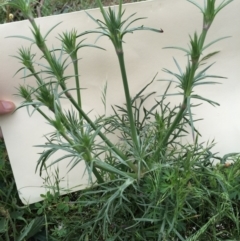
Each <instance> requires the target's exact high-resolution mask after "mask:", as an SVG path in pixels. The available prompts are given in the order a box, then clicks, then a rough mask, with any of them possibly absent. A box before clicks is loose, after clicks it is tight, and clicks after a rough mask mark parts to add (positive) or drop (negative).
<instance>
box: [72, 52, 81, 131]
mask: <svg viewBox="0 0 240 241" xmlns="http://www.w3.org/2000/svg"><path fill="white" fill-rule="evenodd" d="M71 58H72V63H73V67H74V73H75V83H76V92H77V102H78V105H79V107H80V108H81V109H82V100H81V92H80V91H81V90H80V80H79V73H78V59H77V56H71ZM78 113H79V120H80V123H81V132H82V133H83V119H82V115H81V113H80V112H78Z"/></svg>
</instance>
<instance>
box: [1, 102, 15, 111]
mask: <svg viewBox="0 0 240 241" xmlns="http://www.w3.org/2000/svg"><path fill="white" fill-rule="evenodd" d="M1 103H2V106H3V108H4V109H5V110H7V111H10V110H12V109H13V108H14V106H13V103H12V102H9V101H1Z"/></svg>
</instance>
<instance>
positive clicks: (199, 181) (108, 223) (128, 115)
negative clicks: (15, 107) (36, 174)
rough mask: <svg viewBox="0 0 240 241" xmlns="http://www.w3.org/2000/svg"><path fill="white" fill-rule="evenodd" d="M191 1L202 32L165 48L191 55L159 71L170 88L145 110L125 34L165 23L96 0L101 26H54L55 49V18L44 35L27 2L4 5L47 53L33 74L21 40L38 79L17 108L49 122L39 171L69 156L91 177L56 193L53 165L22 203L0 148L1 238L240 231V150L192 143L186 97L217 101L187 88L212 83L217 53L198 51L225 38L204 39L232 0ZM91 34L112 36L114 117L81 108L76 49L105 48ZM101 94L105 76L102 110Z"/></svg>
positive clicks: (157, 239) (154, 238) (191, 236)
mask: <svg viewBox="0 0 240 241" xmlns="http://www.w3.org/2000/svg"><path fill="white" fill-rule="evenodd" d="M53 2H54V1H53ZM53 2H49V1H46V6H52V5H51V4H53ZM189 2H191V3H193V4H194V5H196V6H197V7H198V8H200V9H201V11H202V14H203V28H202V32H201V33H200V34H198V33H194V35H193V36H190V45H189V46H190V47H189V50H187V49H183V48H181V47H167V48H175V49H178V50H182V51H183V52H184V53H186V54H187V61H186V67H185V70H182V69H181V67H180V65H179V64H178V62H177V60H176V59H174V62H175V64H176V67H177V69H178V71H179V73H174V72H173V71H170V70H168V69H164V70H163V71H165V72H166V73H168V74H170V75H171V76H172V77H174V80H172V79H171V80H164V81H169V85H168V87H167V89H166V90H165V92H164V94H163V95H162V96H161V98H158V99H157V100H155V101H153V105H152V107H150V108H149V109H146V108H145V101H146V100H149V99H150V98H152V97H153V95H154V94H156V93H155V92H153V93H150V94H148V95H145V94H144V93H145V90H146V89H147V88H148V87H149V86H150V85H151V84H152V82H153V81H155V78H156V76H155V77H154V78H153V80H152V81H151V82H150V83H149V84H147V85H146V86H145V87H144V88H143V89H142V90H141V91H139V93H137V94H136V96H134V97H133V98H131V97H130V96H131V95H130V90H129V87H128V79H127V72H126V68H125V60H124V55H123V52H124V51H123V46H122V42H123V37H124V36H125V35H126V34H128V33H132V32H134V31H138V30H149V31H154V32H156V33H161V32H162V31H161V30H157V29H152V28H149V27H145V26H140V27H135V28H132V27H131V24H132V23H133V22H137V21H138V20H140V19H143V18H141V17H140V18H139V17H138V18H134V17H135V14H132V15H130V16H129V17H126V18H124V19H123V17H125V12H124V11H123V10H122V3H123V1H121V0H120V2H119V8H118V11H115V10H114V9H112V8H108V9H104V8H103V5H102V2H101V1H100V0H97V3H98V5H99V7H100V10H101V13H102V16H103V20H99V19H94V18H93V17H92V16H90V15H89V14H88V15H89V17H90V18H91V19H92V20H93V21H94V22H95V23H96V24H97V27H98V28H97V29H96V30H89V31H86V32H83V33H77V31H76V30H72V31H69V32H65V33H63V34H60V35H59V38H58V39H59V40H60V42H61V47H62V48H61V49H59V48H58V49H49V48H48V47H47V45H46V43H45V42H46V39H47V36H48V34H49V33H50V32H51V31H52V29H53V28H55V27H56V26H54V27H52V28H51V29H50V30H49V31H48V33H47V34H46V35H45V36H43V35H42V33H41V31H40V29H39V28H38V26H37V25H36V23H35V20H34V15H35V14H34V12H32V11H31V9H32V7H33V5H32V4H33V3H31V1H24V0H18V1H16V0H13V1H11V2H8V3H7V4H4V5H3V6H8V7H10V8H18V10H19V11H20V12H21V13H22V14H23V16H24V18H27V19H29V21H30V23H31V26H32V29H31V31H32V34H33V38H32V39H31V38H26V37H24V36H12V37H18V38H19V37H21V38H24V39H26V40H28V41H30V42H31V44H35V45H36V46H37V47H38V48H39V50H40V51H41V53H42V58H41V59H44V60H45V63H44V64H42V65H41V70H40V71H38V72H37V71H36V70H35V67H34V66H35V65H36V61H35V56H36V55H35V54H34V53H32V50H31V48H29V49H23V48H22V49H20V50H19V53H18V55H17V56H15V57H16V58H17V59H18V60H20V62H21V63H22V64H23V67H22V68H21V69H19V70H18V71H17V73H16V74H18V73H19V72H20V71H21V70H23V69H24V70H26V71H25V72H27V71H28V74H27V75H24V78H29V77H33V78H34V79H35V80H36V83H37V88H33V87H31V86H25V85H20V87H19V89H18V91H19V95H20V96H21V97H22V98H23V99H24V101H23V103H22V105H21V106H20V107H19V108H22V107H27V108H29V107H33V108H34V111H38V112H39V113H40V114H41V115H42V116H43V118H45V120H46V121H47V122H48V123H49V124H50V125H52V127H53V128H54V129H55V131H54V132H53V133H51V134H50V135H48V136H47V137H46V144H44V145H40V146H38V147H39V148H42V149H43V151H42V153H41V154H40V156H39V160H38V163H37V167H36V170H39V171H40V175H41V173H42V170H43V169H44V170H46V171H47V173H48V168H49V167H50V166H52V165H53V164H55V163H58V162H61V161H62V160H64V159H68V160H70V161H69V164H70V165H69V167H70V169H72V168H76V165H77V164H78V163H79V162H84V163H85V164H86V170H85V172H86V173H87V174H88V176H89V183H91V184H92V185H91V186H90V187H89V188H88V189H85V190H82V191H79V192H75V193H72V194H68V195H65V196H61V195H60V193H61V188H60V186H59V183H60V180H59V176H58V170H56V171H55V173H54V178H53V181H52V178H51V176H50V175H49V176H48V177H47V178H46V180H45V185H46V188H48V190H49V191H47V192H46V193H45V194H42V195H41V197H42V198H43V201H42V202H38V203H36V204H34V205H30V206H25V207H22V205H21V203H20V201H19V200H18V199H17V198H16V196H17V190H16V187H15V183H14V180H13V178H12V173H11V169H10V165H9V162H8V160H7V158H6V155H5V154H4V151H3V152H2V153H1V155H0V157H1V159H0V178H1V179H0V185H1V187H2V189H1V192H0V205H1V206H0V217H1V219H0V235H1V236H0V241H1V240H14V241H15V240H16V241H21V240H34V241H35V240H40V241H41V240H66V241H68V240H69V241H75V240H76V241H77V240H78V241H80V240H82V241H86V240H94V241H95V240H96V241H105V240H108V241H110V240H111V241H114V240H116V241H118V240H119V241H129V240H132V241H135V240H136V241H137V240H139V241H140V240H142V241H145V240H148V241H170V240H179V241H183V240H187V241H202V240H212V241H217V240H218V241H220V240H232V241H233V240H236V241H237V240H238V239H239V237H240V230H239V204H240V202H239V200H240V191H238V189H239V182H240V179H239V167H240V158H239V156H238V155H237V154H229V155H226V156H224V157H222V158H221V157H218V156H216V154H214V153H212V147H213V145H214V143H210V144H206V145H204V144H203V143H199V142H198V138H197V137H198V136H199V135H200V133H199V132H198V131H197V130H196V129H195V128H194V122H195V121H197V120H194V119H193V114H192V111H193V107H194V106H193V105H192V104H191V100H192V99H193V98H195V99H198V100H200V101H205V102H207V103H210V104H212V105H214V106H215V105H218V104H217V103H216V102H214V101H212V100H209V99H207V98H205V97H203V96H201V95H195V94H194V93H193V92H194V89H195V88H196V87H197V86H199V85H206V84H216V82H214V81H212V80H211V81H208V80H207V79H215V78H223V77H221V76H218V75H208V74H207V73H206V72H207V71H208V69H209V68H210V67H211V66H212V64H208V65H207V67H205V68H202V67H201V66H202V64H205V63H206V61H208V60H209V59H210V58H211V57H212V56H214V55H215V54H217V53H218V51H215V52H212V53H210V54H207V55H205V56H203V57H202V56H201V55H203V52H204V51H205V50H206V48H207V47H209V46H210V45H212V44H214V43H215V42H217V41H220V40H222V39H224V38H227V37H223V38H219V39H217V40H214V41H212V42H210V43H208V44H205V39H206V36H207V33H208V31H209V28H210V26H211V24H212V22H213V21H214V18H215V17H216V15H217V14H218V12H219V11H220V10H221V9H222V8H223V7H225V6H226V5H228V4H229V3H230V2H231V0H230V1H223V2H222V3H221V4H220V5H218V6H216V4H215V0H207V1H206V4H205V6H204V8H202V7H201V6H200V5H199V4H198V3H195V2H193V1H191V0H189ZM81 3H82V2H81ZM76 4H77V1H76ZM45 10H46V11H47V8H46V9H45ZM43 12H44V11H43ZM45 14H46V15H47V14H48V13H46V12H45ZM93 33H94V34H99V37H107V38H109V39H110V40H111V42H112V44H113V46H114V48H115V51H116V55H117V57H118V64H119V67H120V70H121V76H122V83H123V88H124V92H125V97H126V105H125V106H122V105H121V104H120V103H116V104H115V105H114V106H112V108H113V111H114V114H113V115H112V116H99V117H96V118H95V119H94V120H92V119H90V118H89V116H88V114H87V113H86V112H85V111H84V103H82V100H81V87H80V86H81V85H80V83H81V80H80V78H79V75H80V74H79V72H78V66H79V64H78V59H79V57H78V52H79V51H81V48H82V47H94V48H98V49H101V47H98V46H94V45H92V44H86V43H85V41H84V44H83V40H82V39H81V37H82V36H83V35H87V34H93ZM66 56H67V57H66ZM69 59H70V60H71V62H70V63H69V61H68V60H69ZM68 65H72V66H73V69H74V73H73V74H72V75H71V76H66V75H65V69H66V68H67V67H68ZM70 80H74V81H75V83H76V88H75V89H74V90H75V91H76V96H77V98H76V100H75V98H74V97H73V96H72V94H71V91H73V89H68V81H70ZM174 83H175V84H176V87H177V88H179V89H180V92H179V93H178V94H180V95H182V98H183V100H182V103H181V105H180V106H174V107H171V105H170V103H169V102H168V98H167V97H168V96H170V95H175V94H169V93H168V91H169V88H170V85H171V84H174ZM106 95H107V84H106V85H105V87H104V89H103V97H102V102H103V104H104V108H105V109H106V104H107V102H106ZM62 98H65V99H67V100H69V103H71V104H72V109H71V111H67V112H66V111H65V110H64V109H63V107H62V105H61V99H62ZM42 107H47V108H48V109H49V110H50V111H51V112H52V113H51V114H52V115H51V117H50V116H48V115H47V114H46V113H44V111H43V109H42ZM34 111H33V112H34ZM189 126H190V127H191V129H192V135H193V139H194V143H193V144H185V145H183V144H181V142H180V141H179V138H180V137H183V136H185V135H187V134H188V127H189ZM116 132H117V133H118V137H119V139H118V143H117V144H114V143H112V142H111V140H110V139H109V138H108V136H109V135H108V134H115V133H116ZM2 146H3V143H1V146H0V147H1V149H2V150H4V148H2ZM60 151H61V153H64V154H62V155H61V157H59V158H58V159H55V161H54V162H52V163H51V164H49V163H48V160H49V158H50V157H54V155H55V153H58V152H60ZM229 158H231V159H232V163H230V162H229ZM217 161H218V162H219V163H218V164H216V162H217Z"/></svg>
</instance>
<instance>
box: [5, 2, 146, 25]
mask: <svg viewBox="0 0 240 241" xmlns="http://www.w3.org/2000/svg"><path fill="white" fill-rule="evenodd" d="M5 1H6V0H0V3H2V2H5ZM140 1H143V0H124V1H123V2H124V3H132V2H140ZM117 3H118V1H117V0H104V1H103V4H104V5H105V6H111V5H116V4H117ZM96 7H97V3H96V1H95V0H70V1H68V0H38V1H36V4H34V6H33V8H34V10H35V11H34V14H35V17H42V16H51V15H56V14H62V13H70V12H75V11H80V10H85V9H90V8H96ZM9 14H13V16H14V18H13V20H12V19H11V18H9ZM23 19H24V18H23V15H22V13H21V12H20V11H18V10H14V9H11V8H9V7H5V8H0V24H2V23H6V22H11V21H19V20H23Z"/></svg>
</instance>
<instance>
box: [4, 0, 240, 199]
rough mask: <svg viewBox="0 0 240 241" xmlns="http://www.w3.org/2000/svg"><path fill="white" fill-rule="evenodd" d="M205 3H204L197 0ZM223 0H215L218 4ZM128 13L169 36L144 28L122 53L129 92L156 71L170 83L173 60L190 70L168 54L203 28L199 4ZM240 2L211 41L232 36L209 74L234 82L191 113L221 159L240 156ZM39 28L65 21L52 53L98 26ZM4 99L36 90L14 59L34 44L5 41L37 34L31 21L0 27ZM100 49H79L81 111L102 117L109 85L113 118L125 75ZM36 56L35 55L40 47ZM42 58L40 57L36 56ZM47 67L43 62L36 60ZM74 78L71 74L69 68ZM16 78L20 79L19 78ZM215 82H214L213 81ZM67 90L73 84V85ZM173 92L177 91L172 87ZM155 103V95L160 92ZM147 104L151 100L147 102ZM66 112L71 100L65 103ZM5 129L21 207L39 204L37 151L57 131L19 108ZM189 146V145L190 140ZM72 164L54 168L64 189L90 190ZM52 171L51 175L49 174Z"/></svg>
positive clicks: (77, 22) (76, 23) (74, 22)
mask: <svg viewBox="0 0 240 241" xmlns="http://www.w3.org/2000/svg"><path fill="white" fill-rule="evenodd" d="M198 2H199V4H200V3H201V4H203V2H204V1H198ZM220 2H221V1H217V3H220ZM124 8H125V9H126V12H125V17H127V16H129V15H130V14H132V13H135V12H137V15H136V16H137V17H147V19H145V20H143V21H139V22H137V23H136V26H140V25H142V24H144V26H148V27H153V28H158V29H160V28H161V29H163V30H164V33H162V34H160V33H159V34H157V33H154V32H149V31H138V32H135V33H134V34H133V35H128V36H126V38H125V44H124V51H125V58H126V66H127V72H128V79H129V85H130V92H131V95H132V96H134V95H135V94H136V93H137V92H138V91H139V90H141V88H143V86H145V85H146V84H147V83H149V82H150V81H151V80H152V78H153V77H154V76H155V74H156V73H157V72H158V76H157V79H164V78H172V77H171V76H168V75H166V74H165V73H163V72H162V71H161V70H162V69H163V68H167V69H170V70H172V71H174V72H177V68H176V66H175V64H174V62H173V58H172V57H173V56H174V57H175V58H176V59H177V61H178V62H179V63H180V65H181V67H182V68H185V65H186V56H184V53H183V52H180V51H177V50H169V49H162V48H163V47H166V46H179V47H187V43H188V41H189V34H191V35H192V34H193V33H194V31H198V32H199V31H200V30H201V27H202V15H201V13H200V11H199V9H197V8H196V7H195V6H194V5H192V4H190V3H189V2H187V1H186V0H155V1H147V2H140V3H133V4H127V5H124ZM239 9H240V1H238V0H235V1H233V2H232V3H231V4H230V5H228V6H227V7H226V8H224V9H223V10H222V11H221V12H220V13H219V14H218V15H217V17H216V20H215V21H214V24H213V25H212V27H211V29H210V31H209V35H208V37H207V40H206V43H208V42H210V41H213V40H215V39H218V38H220V37H223V36H232V37H231V38H229V39H225V40H223V41H221V42H218V43H217V44H215V45H213V46H212V47H211V48H209V49H207V50H206V52H205V54H207V53H210V52H212V51H218V50H220V51H221V52H220V54H218V55H216V56H215V57H214V58H212V59H210V62H209V63H212V62H215V61H216V63H215V64H214V65H213V67H212V68H211V69H210V70H209V72H208V73H209V74H216V75H220V76H226V77H227V78H228V79H226V80H221V79H220V80H219V82H221V83H222V84H221V85H215V86H213V85H209V86H204V87H199V88H196V93H201V94H202V95H203V96H204V97H206V98H209V99H212V100H214V101H216V102H218V103H220V105H221V106H220V107H213V106H211V105H209V104H207V103H204V104H203V105H202V106H200V107H198V108H195V109H194V110H193V111H194V113H195V114H196V116H195V117H196V118H197V117H199V118H203V119H204V120H202V121H201V122H197V123H196V127H197V128H198V129H199V131H200V132H201V134H202V139H201V140H203V141H206V142H207V141H208V140H210V141H211V140H212V139H215V141H216V142H217V144H216V146H215V147H214V150H215V151H216V152H219V155H224V154H226V153H229V152H239V151H240V144H239V143H240V142H239V139H240V125H239V120H240V108H239V107H240V97H239V96H240V95H239V93H240V68H239V66H240V46H239V42H240V31H239V26H238V24H237V23H239V22H240V15H239ZM88 12H89V13H90V14H91V15H92V16H93V17H95V18H99V19H101V15H100V12H99V10H98V9H94V10H89V11H88ZM36 22H37V24H38V25H39V26H40V29H41V31H42V32H43V33H46V32H47V31H48V30H49V29H50V28H51V27H52V26H53V25H55V24H57V23H59V22H61V24H60V25H58V27H56V28H55V29H54V31H52V32H51V34H50V35H49V37H48V39H47V45H48V46H49V47H50V48H53V47H54V48H58V47H60V43H59V41H58V40H57V38H56V37H57V36H58V34H59V33H62V32H63V31H66V30H68V31H70V30H71V29H72V28H75V29H76V30H77V31H78V32H79V33H80V32H83V31H85V30H89V29H91V30H92V29H95V28H96V27H97V26H96V24H95V23H94V22H93V21H92V20H91V19H90V18H89V17H88V16H87V14H86V13H85V12H84V11H81V12H75V13H70V14H63V15H58V16H51V17H45V18H41V19H36ZM0 33H1V34H0V98H1V99H7V100H12V101H14V102H15V104H16V106H19V104H20V103H21V102H22V99H21V98H20V97H19V96H17V95H15V94H16V93H17V90H16V88H17V87H18V86H19V84H23V83H24V81H25V83H28V84H30V85H34V80H32V79H27V80H24V79H21V78H22V77H23V75H24V73H23V71H22V72H19V73H18V74H17V75H16V76H14V74H15V72H16V71H17V70H18V69H19V68H21V67H22V66H21V64H20V63H19V61H18V60H17V59H16V58H13V57H11V56H13V55H17V51H18V49H19V48H20V47H21V46H25V47H28V46H29V45H30V42H28V41H26V40H23V39H18V38H6V37H7V36H12V35H22V36H28V37H31V31H30V24H29V23H28V21H21V22H15V23H9V24H3V25H1V26H0ZM96 38H97V36H96V35H89V36H87V40H86V41H85V42H86V43H90V44H92V43H94V41H95V40H96ZM97 45H99V46H101V47H103V48H105V49H106V51H101V50H96V49H91V48H85V49H83V50H81V51H80V57H81V58H82V59H81V61H80V62H79V65H80V72H81V73H80V75H81V76H80V79H81V85H82V88H85V90H84V91H83V92H82V93H83V108H84V110H85V111H91V110H93V111H92V112H91V114H90V115H91V116H92V117H94V116H95V115H97V114H102V113H103V110H104V108H103V105H102V103H101V90H102V88H103V85H104V83H105V82H106V81H107V83H108V92H107V106H108V109H107V113H108V114H110V113H111V104H112V105H114V104H118V105H121V104H124V93H123V87H122V82H121V78H120V70H119V67H118V63H117V57H116V56H115V52H114V49H113V47H112V45H111V43H110V41H109V40H108V39H107V38H101V39H99V41H98V42H97ZM32 50H33V53H35V52H37V50H36V48H35V46H33V47H32ZM37 56H40V55H39V52H37ZM36 59H37V61H39V62H38V63H41V60H40V59H39V58H36ZM68 71H69V73H71V70H70V69H69V70H68ZM13 76H14V77H13ZM209 81H210V80H209ZM69 86H70V87H71V86H74V80H72V83H71V81H70V83H69ZM166 86H167V83H165V82H160V81H155V83H154V84H153V85H152V86H151V87H150V88H149V89H148V90H147V91H146V94H148V93H150V92H151V91H153V90H154V91H157V92H158V95H160V94H162V93H163V92H164V90H165V88H166ZM171 92H172V93H173V92H177V89H174V88H173V89H172V90H171ZM156 98H158V97H157V95H156ZM171 101H172V102H173V103H174V104H179V103H180V99H179V98H175V97H171ZM148 104H149V105H150V104H151V103H148ZM63 106H64V108H66V109H68V108H69V106H68V105H67V103H65V102H64V103H63ZM0 125H1V127H2V131H3V134H4V138H5V142H6V146H7V150H8V154H9V158H10V161H11V165H12V169H13V173H14V177H15V180H16V184H17V188H18V190H19V195H20V198H21V200H22V202H23V203H25V204H27V203H33V202H36V201H39V200H41V198H40V194H42V193H45V192H46V190H47V188H46V185H51V184H50V183H49V182H45V181H44V179H43V178H42V177H40V176H39V173H38V172H37V173H35V168H36V163H37V160H38V157H39V153H41V152H42V151H43V150H42V149H41V148H37V147H35V146H36V145H41V144H44V142H45V137H44V135H46V134H48V133H50V132H51V128H50V127H49V125H47V124H46V121H45V120H44V119H43V118H42V117H41V116H40V115H38V113H36V112H35V113H33V115H32V116H31V117H29V115H28V112H27V110H26V109H24V108H23V109H20V110H18V111H17V112H15V113H14V114H12V115H8V116H1V117H0ZM190 141H191V140H190ZM67 164H68V162H67V161H64V162H62V163H60V164H59V165H58V166H54V167H52V168H51V170H52V172H53V174H51V175H50V176H52V177H53V176H54V172H55V170H56V168H58V169H59V178H60V179H61V181H60V187H61V188H62V189H63V191H64V190H65V191H66V192H67V191H69V190H71V191H76V190H79V189H82V188H84V187H85V186H86V185H88V181H87V180H88V178H87V175H83V174H84V169H85V166H84V164H79V165H78V166H77V167H75V168H74V169H73V170H72V171H71V172H69V173H68V171H67V170H68V167H67ZM51 170H49V172H51Z"/></svg>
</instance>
